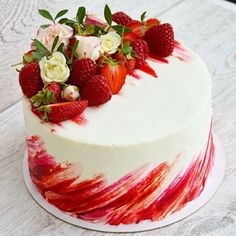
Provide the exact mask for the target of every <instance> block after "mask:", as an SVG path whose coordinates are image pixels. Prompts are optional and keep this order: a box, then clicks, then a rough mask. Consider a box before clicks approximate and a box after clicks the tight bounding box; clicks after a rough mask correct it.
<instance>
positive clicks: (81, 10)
mask: <svg viewBox="0 0 236 236" xmlns="http://www.w3.org/2000/svg"><path fill="white" fill-rule="evenodd" d="M85 14H86V9H85V7H79V9H78V11H77V15H76V20H77V21H78V22H79V24H82V23H83V22H84V17H85Z"/></svg>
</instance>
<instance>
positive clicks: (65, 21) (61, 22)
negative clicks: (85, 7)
mask: <svg viewBox="0 0 236 236" xmlns="http://www.w3.org/2000/svg"><path fill="white" fill-rule="evenodd" d="M67 21H68V19H67V18H62V19H60V20H59V21H58V23H60V24H65V23H67Z"/></svg>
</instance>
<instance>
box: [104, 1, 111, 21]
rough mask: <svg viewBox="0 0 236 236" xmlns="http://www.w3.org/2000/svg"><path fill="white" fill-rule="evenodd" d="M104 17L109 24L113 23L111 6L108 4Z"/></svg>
mask: <svg viewBox="0 0 236 236" xmlns="http://www.w3.org/2000/svg"><path fill="white" fill-rule="evenodd" d="M104 17H105V19H106V21H107V24H108V25H111V22H112V14H111V10H110V8H109V7H108V5H107V4H106V6H105V8H104Z"/></svg>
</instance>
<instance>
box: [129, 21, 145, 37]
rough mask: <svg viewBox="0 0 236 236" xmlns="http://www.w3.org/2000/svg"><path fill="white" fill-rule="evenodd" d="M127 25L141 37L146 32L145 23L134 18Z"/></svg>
mask: <svg viewBox="0 0 236 236" xmlns="http://www.w3.org/2000/svg"><path fill="white" fill-rule="evenodd" d="M126 26H127V27H128V28H130V29H131V30H132V32H133V33H135V34H136V35H137V36H138V37H140V38H142V37H143V36H144V34H145V27H144V25H143V23H142V22H140V21H138V20H132V21H130V22H129V23H128V24H127V25H126Z"/></svg>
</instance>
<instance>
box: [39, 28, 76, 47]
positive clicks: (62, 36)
mask: <svg viewBox="0 0 236 236" xmlns="http://www.w3.org/2000/svg"><path fill="white" fill-rule="evenodd" d="M72 35H73V29H72V28H71V27H69V26H67V25H65V24H59V23H55V24H52V25H49V26H48V27H47V28H45V29H43V28H41V27H40V28H39V30H38V33H37V37H36V38H37V39H38V40H39V41H40V42H42V43H43V45H44V46H45V47H46V48H47V49H48V50H51V48H52V44H53V41H54V39H55V38H56V36H58V37H59V40H58V43H57V45H56V47H55V49H54V51H55V50H56V49H57V47H58V46H59V45H60V44H61V43H62V42H63V43H64V44H65V46H67V45H68V43H69V38H70V37H71V36H72Z"/></svg>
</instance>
